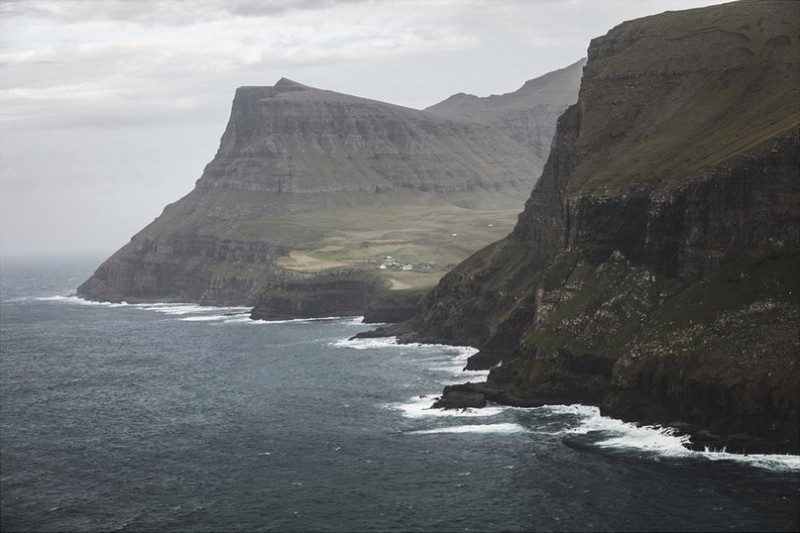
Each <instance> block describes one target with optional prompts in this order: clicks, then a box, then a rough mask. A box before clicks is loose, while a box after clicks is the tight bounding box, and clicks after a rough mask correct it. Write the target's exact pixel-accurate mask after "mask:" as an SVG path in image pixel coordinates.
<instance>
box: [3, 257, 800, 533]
mask: <svg viewBox="0 0 800 533" xmlns="http://www.w3.org/2000/svg"><path fill="white" fill-rule="evenodd" d="M96 265H97V262H96V261H85V260H84V261H81V260H63V261H49V262H38V263H33V262H19V261H18V262H6V263H4V264H3V265H2V270H0V273H1V274H2V276H1V277H0V281H2V285H1V286H0V296H1V300H2V304H1V305H2V307H0V312H1V314H0V324H1V326H2V333H1V335H2V336H1V339H0V340H1V341H2V342H1V344H0V346H1V347H0V387H1V388H0V393H1V397H0V409H1V410H0V416H1V420H0V423H1V427H0V429H1V430H2V431H1V432H0V454H1V455H0V489H1V490H2V493H1V499H0V512H1V514H0V517H1V518H0V520H1V521H2V522H1V523H0V528H1V529H2V530H3V531H4V532H6V531H797V530H798V529H800V518H799V517H798V513H799V512H800V511H798V509H799V508H800V459H798V458H797V457H786V456H766V457H765V456H761V457H757V456H749V457H740V456H731V455H730V454H724V453H697V452H689V451H687V450H685V449H684V448H683V447H682V446H681V443H680V439H678V438H676V437H673V436H670V435H668V434H667V433H668V432H665V431H658V430H656V429H652V428H636V427H634V426H632V425H628V424H623V423H621V422H618V421H616V420H613V419H609V418H604V417H600V416H599V415H598V414H597V411H596V410H595V409H593V408H590V407H584V406H577V405H576V406H554V407H544V408H539V409H515V408H505V407H496V406H495V407H490V408H487V409H485V410H482V411H468V412H459V413H445V412H441V411H435V410H429V409H426V408H427V407H428V406H429V405H430V402H431V398H432V397H433V396H435V395H436V394H437V392H439V391H440V390H441V388H442V386H443V385H444V384H446V383H454V382H458V381H464V380H468V379H473V380H476V379H482V374H478V373H465V372H461V371H460V368H461V367H462V366H463V362H464V360H465V358H466V357H467V356H468V355H469V351H468V350H465V349H460V348H452V347H446V346H397V345H395V344H393V343H392V342H391V340H371V341H347V339H348V338H349V337H350V336H352V335H354V334H355V333H357V332H359V331H363V330H366V329H368V328H369V326H365V325H363V324H360V323H359V320H358V319H354V318H348V319H332V320H315V321H295V322H284V323H270V324H268V323H254V322H252V321H250V320H248V319H247V312H246V310H244V309H237V308H225V309H220V308H200V307H198V306H194V305H178V304H172V305H164V304H160V305H159V304H156V305H117V306H112V305H100V304H89V303H87V302H83V301H81V300H78V299H77V298H74V297H69V296H68V295H69V294H70V293H72V292H73V291H74V290H75V287H77V285H78V284H79V283H80V282H81V281H83V280H84V279H85V278H86V277H87V276H88V275H89V274H90V273H91V271H92V269H93V268H94V267H95V266H96Z"/></svg>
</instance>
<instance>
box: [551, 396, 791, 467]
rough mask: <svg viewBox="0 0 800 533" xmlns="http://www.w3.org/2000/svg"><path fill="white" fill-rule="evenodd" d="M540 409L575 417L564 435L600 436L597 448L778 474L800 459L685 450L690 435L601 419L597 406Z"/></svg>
mask: <svg viewBox="0 0 800 533" xmlns="http://www.w3.org/2000/svg"><path fill="white" fill-rule="evenodd" d="M539 409H542V410H546V411H549V412H552V413H554V414H572V415H575V416H577V417H578V419H579V421H578V422H577V426H575V427H573V428H570V429H568V430H566V431H565V433H566V434H573V435H586V434H589V433H593V434H595V436H597V437H599V439H598V440H597V441H595V442H594V443H593V444H594V445H595V446H597V447H599V448H604V449H616V450H639V451H644V452H649V453H654V454H656V455H657V456H660V457H694V458H699V457H702V458H705V459H708V460H711V461H734V462H737V463H742V464H748V465H751V466H756V467H759V468H767V469H770V470H780V471H798V470H800V456H797V455H778V454H769V455H743V454H737V453H727V452H725V451H724V450H723V451H712V450H706V451H695V450H690V449H689V448H687V447H686V445H688V444H689V443H690V442H691V437H690V436H689V435H680V434H678V432H677V431H676V430H675V429H673V428H669V427H657V426H637V425H636V424H632V423H628V422H623V421H622V420H617V419H615V418H610V417H607V416H602V415H601V414H600V410H599V409H598V408H597V407H592V406H587V405H579V404H575V405H551V406H545V407H540V408H539Z"/></svg>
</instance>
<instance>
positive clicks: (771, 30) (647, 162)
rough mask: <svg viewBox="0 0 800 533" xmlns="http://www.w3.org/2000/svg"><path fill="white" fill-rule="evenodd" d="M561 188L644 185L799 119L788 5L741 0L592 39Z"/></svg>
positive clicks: (797, 28)
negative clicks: (569, 165) (577, 131)
mask: <svg viewBox="0 0 800 533" xmlns="http://www.w3.org/2000/svg"><path fill="white" fill-rule="evenodd" d="M580 99H581V100H580V101H581V109H580V110H581V113H582V126H581V139H580V141H579V149H580V151H581V154H580V156H581V163H580V164H579V166H578V168H577V169H576V171H575V173H574V174H573V176H572V178H571V180H570V184H571V188H572V190H579V189H583V190H587V189H588V190H595V191H596V190H601V191H609V192H613V191H615V190H619V189H637V188H645V189H652V187H653V186H654V184H658V186H660V187H662V186H666V187H668V186H672V185H675V184H676V183H679V182H680V181H681V180H684V179H687V178H689V177H691V176H694V175H697V174H698V173H702V172H703V171H704V170H706V169H712V168H714V167H717V166H719V165H722V164H724V163H725V162H726V161H730V160H732V159H733V158H736V157H738V156H742V155H745V154H747V153H750V152H752V151H754V150H757V149H759V148H760V147H765V146H768V145H769V144H770V143H771V142H772V141H773V140H774V139H776V138H778V137H780V136H782V135H784V134H786V133H788V132H791V131H793V130H795V129H797V128H798V127H800V4H798V3H797V2H793V1H764V2H751V1H742V2H734V3H730V4H723V5H720V6H714V7H711V8H705V9H698V10H688V11H680V12H666V13H663V14H661V15H656V16H653V17H647V18H644V19H639V20H636V21H632V22H626V23H624V24H622V25H620V26H618V27H616V28H614V29H613V30H612V31H610V32H609V33H608V34H607V35H606V36H604V37H600V38H597V39H595V40H594V41H592V45H591V46H590V48H589V63H588V65H587V67H586V69H585V73H584V79H583V84H582V87H581V95H580Z"/></svg>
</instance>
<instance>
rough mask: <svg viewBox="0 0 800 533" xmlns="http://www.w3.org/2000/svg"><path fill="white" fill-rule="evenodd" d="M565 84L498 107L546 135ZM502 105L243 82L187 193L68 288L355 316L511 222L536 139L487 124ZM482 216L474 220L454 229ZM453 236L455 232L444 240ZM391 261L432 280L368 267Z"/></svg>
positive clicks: (266, 313) (275, 313)
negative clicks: (401, 101)
mask: <svg viewBox="0 0 800 533" xmlns="http://www.w3.org/2000/svg"><path fill="white" fill-rule="evenodd" d="M573 71H574V72H573ZM579 71H580V67H579V66H578V67H573V68H572V70H571V72H573V74H574V73H575V72H577V73H578V76H579ZM559 80H561V82H562V85H561V86H560V89H561V90H560V92H559V91H558V90H555V89H553V88H554V87H556V85H558V84H557V83H555V84H554V83H551V82H548V83H546V84H545V85H546V87H547V89H548V90H547V91H540V93H539V96H538V97H537V96H536V95H535V94H534V93H535V91H534V92H533V93H532V92H531V91H527V92H526V93H525V94H524V95H521V96H519V97H514V96H513V93H512V95H510V96H509V95H506V96H505V97H504V98H505V100H504V101H506V103H507V105H510V104H509V103H513V102H517V105H516V108H515V110H516V111H515V112H517V113H523V114H524V113H526V112H527V111H526V110H527V109H528V108H531V109H534V108H536V109H538V108H539V107H541V108H543V109H546V110H547V113H538V112H536V111H535V109H534V110H533V111H530V112H528V114H527V115H526V116H528V122H529V129H530V130H531V131H533V132H537V134H541V135H543V136H547V135H548V132H549V133H550V136H551V135H552V132H553V131H554V129H555V118H554V112H553V110H554V109H556V108H560V109H561V110H563V109H564V108H566V106H567V105H568V104H569V103H572V102H574V101H575V100H576V99H577V88H578V79H577V78H575V76H574V75H573V76H572V77H569V76H567V77H564V76H561V78H559ZM551 81H552V80H551ZM562 93H563V94H562ZM532 95H533V96H532ZM537 106H538V107H537ZM445 107H446V106H445ZM503 113H505V111H502V112H498V113H495V114H491V113H489V114H488V115H486V116H485V117H466V116H465V117H460V118H459V117H455V116H453V117H449V116H447V113H437V112H433V111H418V110H414V109H408V108H404V107H399V106H395V105H391V104H386V103H382V102H377V101H373V100H367V99H364V98H358V97H355V96H349V95H345V94H339V93H335V92H331V91H325V90H320V89H315V88H312V87H307V86H304V85H301V84H299V83H296V82H293V81H291V80H287V79H281V80H280V81H279V82H278V83H276V84H275V85H274V86H273V87H241V88H239V89H238V90H237V91H236V95H235V97H234V101H233V106H232V109H231V116H230V120H229V122H228V125H227V128H226V130H225V133H224V134H223V136H222V139H221V141H220V147H219V150H218V152H217V154H216V156H215V157H214V159H213V161H211V162H210V163H209V164H208V165H207V166H206V168H205V171H204V172H203V175H202V176H201V177H200V179H199V180H198V181H197V184H196V187H195V189H194V190H193V191H192V192H191V193H189V194H188V195H187V196H185V197H184V198H182V199H181V200H179V201H178V202H176V203H174V204H172V205H170V206H167V208H166V209H165V210H164V213H163V214H162V215H161V216H160V217H158V218H157V219H156V220H155V221H154V222H153V223H152V224H150V225H149V226H147V227H146V228H145V229H143V230H142V231H141V232H140V233H139V234H137V235H136V236H134V237H133V239H132V240H131V242H130V243H128V244H127V245H126V246H125V247H123V248H122V249H121V250H119V251H118V252H117V253H115V254H114V255H113V256H112V257H111V258H110V259H108V260H107V261H106V262H105V263H104V264H103V265H101V266H100V268H99V269H98V270H97V272H96V273H95V274H94V275H93V276H92V277H91V278H90V279H89V280H87V281H86V282H85V283H84V284H83V285H81V287H80V288H79V289H78V293H79V295H81V296H83V297H86V298H89V299H95V300H109V301H121V300H126V301H164V300H167V301H170V300H171V301H190V302H200V303H205V304H224V305H229V304H238V305H245V304H249V305H252V304H255V305H257V306H259V309H257V310H256V312H255V313H254V316H257V317H260V318H268V317H273V318H285V317H287V316H292V317H302V316H319V313H323V314H324V315H325V316H329V315H330V314H343V315H356V314H362V313H363V312H364V302H370V301H371V300H372V298H373V296H375V295H376V294H380V295H385V293H386V291H387V290H389V288H398V287H399V288H407V287H408V288H412V289H418V288H419V286H427V287H430V286H432V285H433V284H435V282H436V281H437V280H438V278H439V277H440V276H441V274H442V273H443V272H444V268H445V265H447V264H454V263H456V262H458V261H460V260H461V259H463V258H465V257H466V256H467V255H469V253H472V252H473V251H475V250H477V249H478V248H480V247H481V246H483V245H485V244H487V243H489V242H492V241H493V240H495V239H497V238H499V237H500V236H502V234H503V233H499V234H498V233H497V232H498V231H502V230H503V228H505V230H506V231H507V230H508V229H510V227H511V225H512V224H513V219H514V217H515V216H516V214H517V213H518V211H519V209H521V207H522V202H521V200H520V198H524V197H526V196H527V195H528V194H529V192H530V189H531V188H532V186H533V183H534V182H535V179H536V178H537V177H538V176H539V174H540V170H541V165H542V162H541V159H540V158H539V157H538V156H537V155H536V153H534V152H532V151H531V149H530V146H531V145H530V143H526V142H523V140H522V139H521V138H520V132H519V131H517V129H504V128H503V127H502V124H500V123H499V122H498V121H497V120H495V119H496V118H497V117H502V116H504V115H503ZM537 113H538V114H537ZM487 117H488V118H487ZM491 117H495V119H491ZM490 119H491V120H490ZM518 139H519V140H518ZM539 141H541V139H539V140H538V141H537V142H539ZM548 142H549V137H548ZM540 148H541V147H540ZM486 212H492V213H495V214H485V213H486ZM482 213H483V214H482ZM484 215H485V216H486V217H488V218H487V219H486V221H485V223H484V222H483V219H482V218H481V217H483V216H484ZM478 219H480V220H481V221H482V222H481V223H482V225H481V227H480V228H471V227H467V228H464V227H463V226H465V225H471V226H474V225H475V224H473V221H475V220H478ZM455 228H458V233H455V232H453V229H455ZM467 230H469V231H467ZM451 233H452V234H453V237H456V236H457V235H458V237H459V241H458V242H456V240H455V239H447V240H446V241H445V242H442V241H443V238H442V235H450V234H451ZM389 255H391V256H395V255H396V256H397V257H398V258H399V259H401V260H402V261H403V262H402V263H398V265H402V266H404V267H405V268H414V265H416V267H417V270H418V271H419V270H420V269H424V272H423V274H427V276H425V275H423V274H419V275H416V277H414V276H412V275H411V274H404V275H405V278H402V279H400V278H399V277H398V276H399V274H396V273H392V274H393V275H395V278H397V279H395V278H392V277H391V276H388V275H387V276H374V275H372V274H373V273H374V272H370V271H369V270H370V269H372V270H374V269H377V268H378V265H377V263H376V261H377V262H379V261H380V260H382V259H383V258H384V257H386V256H389ZM434 263H436V264H434ZM365 265H371V266H365ZM437 272H438V274H437ZM332 279H335V281H332ZM331 283H333V285H331ZM415 284H416V285H419V286H416V285H415ZM334 296H335V298H334ZM326 298H334V299H335V300H336V301H337V302H339V303H338V304H335V305H334V304H330V303H329V302H327V301H325V300H326ZM405 299H408V298H407V297H406V298H405ZM389 300H390V301H391V298H390V299H389ZM404 305H405V311H402V312H401V314H397V311H398V309H399V308H398V307H397V306H396V305H391V304H390V305H389V307H391V308H394V311H393V312H392V313H391V315H392V316H394V317H395V318H399V317H407V316H408V315H409V313H410V312H411V311H410V309H411V307H409V305H413V304H408V303H406V304H404ZM384 307H385V306H384ZM387 309H388V308H387ZM386 316H389V315H386V314H384V318H385V317H386Z"/></svg>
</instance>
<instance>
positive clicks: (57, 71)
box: [0, 0, 720, 257]
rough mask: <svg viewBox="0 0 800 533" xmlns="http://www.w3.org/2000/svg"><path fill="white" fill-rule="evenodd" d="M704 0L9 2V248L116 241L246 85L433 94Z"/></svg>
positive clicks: (423, 99)
mask: <svg viewBox="0 0 800 533" xmlns="http://www.w3.org/2000/svg"><path fill="white" fill-rule="evenodd" d="M717 3H720V2H719V1H704V0H0V256H4V257H11V256H56V255H88V254H93V255H97V256H98V257H101V256H108V255H110V254H111V253H113V252H114V251H115V250H116V249H118V248H119V247H121V246H122V245H124V244H125V243H126V242H127V241H128V240H130V238H131V237H132V236H133V235H134V234H135V233H137V232H138V231H139V230H140V229H141V228H143V227H144V226H145V225H147V224H148V223H149V222H151V221H152V220H153V219H154V218H155V217H157V216H158V215H159V214H160V213H161V211H162V210H163V208H164V207H165V206H166V205H167V204H169V203H171V202H174V201H176V200H178V199H179V198H181V197H182V196H184V195H185V194H187V193H188V192H189V191H190V190H191V189H192V188H193V186H194V182H195V181H196V180H197V179H198V178H199V177H200V175H201V174H202V172H203V168H204V166H205V165H206V164H207V163H208V162H209V161H211V159H212V158H213V157H214V154H215V152H216V150H217V148H218V146H219V139H220V136H221V135H222V133H223V131H224V130H225V125H226V124H227V120H228V115H229V113H230V106H231V102H232V99H233V94H234V91H235V89H236V88H237V87H239V86H242V85H273V84H274V83H275V82H276V81H278V80H279V79H280V78H281V77H287V78H290V79H293V80H295V81H298V82H300V83H303V84H306V85H311V86H314V87H319V88H324V89H330V90H334V91H339V92H344V93H348V94H354V95H357V96H362V97H366V98H372V99H375V100H382V101H385V102H390V103H393V104H399V105H404V106H408V107H413V108H417V109H423V108H425V107H427V106H430V105H433V104H435V103H436V102H439V101H441V100H444V99H445V98H447V97H448V96H450V95H452V94H455V93H458V92H465V93H470V94H476V95H478V96H488V95H491V94H502V93H507V92H511V91H514V90H516V89H518V88H519V87H520V86H521V85H522V84H523V83H524V82H525V81H527V80H529V79H532V78H535V77H538V76H540V75H542V74H545V73H547V72H550V71H553V70H556V69H559V68H562V67H565V66H567V65H569V64H571V63H574V62H575V61H577V60H579V59H581V58H582V57H584V56H585V55H586V49H587V47H588V45H589V41H590V40H591V39H592V38H593V37H597V36H600V35H603V34H605V33H606V32H607V31H608V30H610V29H611V28H613V27H614V26H616V25H617V24H619V23H621V22H623V21H625V20H631V19H634V18H639V17H642V16H647V15H652V14H656V13H661V12H663V11H666V10H680V9H689V8H694V7H701V6H707V5H713V4H717Z"/></svg>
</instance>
